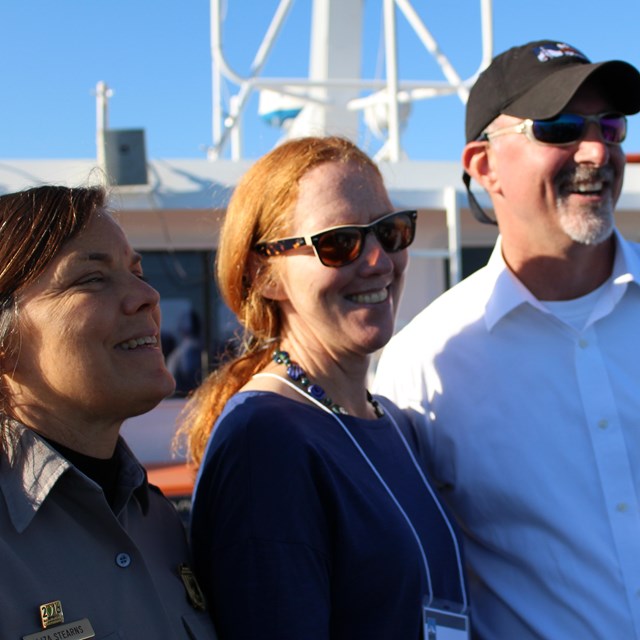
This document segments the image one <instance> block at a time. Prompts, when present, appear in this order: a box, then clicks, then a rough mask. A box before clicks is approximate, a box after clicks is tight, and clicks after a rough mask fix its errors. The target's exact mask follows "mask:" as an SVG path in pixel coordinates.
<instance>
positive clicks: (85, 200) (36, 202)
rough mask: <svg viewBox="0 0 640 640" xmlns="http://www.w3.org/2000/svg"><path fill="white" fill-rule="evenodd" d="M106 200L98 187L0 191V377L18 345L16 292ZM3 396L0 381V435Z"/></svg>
mask: <svg viewBox="0 0 640 640" xmlns="http://www.w3.org/2000/svg"><path fill="white" fill-rule="evenodd" d="M105 201H106V192H105V190H104V189H103V188H101V187H83V188H73V189H72V188H69V187H62V186H41V187H34V188H32V189H27V190H26V191H20V192H17V193H9V194H7V195H3V196H0V376H2V374H3V373H4V366H5V365H4V363H6V362H8V361H10V360H11V357H10V356H11V355H13V354H14V350H15V349H16V347H17V344H18V340H17V331H18V322H17V321H18V316H19V310H20V292H21V291H22V290H23V289H24V287H26V286H28V285H29V284H31V283H32V282H34V281H35V280H36V279H37V278H38V277H39V276H40V275H41V274H42V272H43V271H44V270H45V269H46V268H47V267H48V265H49V263H50V262H51V261H52V260H53V259H54V258H55V257H56V256H57V255H58V253H59V252H60V250H61V249H62V247H63V246H64V245H65V244H66V243H67V242H69V240H71V239H72V238H74V237H75V236H76V235H78V233H79V232H80V231H81V230H82V229H84V227H85V226H86V225H87V223H88V221H89V219H90V218H91V216H92V215H93V214H94V213H95V212H96V211H98V210H100V209H103V208H104V207H105ZM7 400H8V398H7V397H6V392H5V388H4V384H2V383H0V415H2V425H3V427H2V437H3V439H4V437H5V429H4V422H5V419H6V417H7V413H8V406H7ZM1 444H2V443H0V445H1ZM0 448H1V446H0Z"/></svg>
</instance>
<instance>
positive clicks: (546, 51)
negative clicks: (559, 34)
mask: <svg viewBox="0 0 640 640" xmlns="http://www.w3.org/2000/svg"><path fill="white" fill-rule="evenodd" d="M533 51H534V53H535V54H536V57H537V58H538V60H540V62H548V61H549V60H553V59H554V58H562V56H571V57H575V58H580V59H581V60H584V61H585V62H589V60H588V58H587V56H585V55H584V53H581V52H580V51H578V50H577V49H574V48H573V47H572V46H570V45H568V44H564V43H563V42H558V43H556V44H555V45H552V44H546V45H544V46H542V47H536V48H535V49H534V50H533Z"/></svg>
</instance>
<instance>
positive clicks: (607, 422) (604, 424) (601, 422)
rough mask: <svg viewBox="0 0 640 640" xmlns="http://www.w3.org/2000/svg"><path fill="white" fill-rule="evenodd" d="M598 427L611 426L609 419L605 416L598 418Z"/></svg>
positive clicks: (605, 427)
mask: <svg viewBox="0 0 640 640" xmlns="http://www.w3.org/2000/svg"><path fill="white" fill-rule="evenodd" d="M598 427H600V429H607V428H608V427H609V421H608V420H606V419H605V418H603V419H602V420H598Z"/></svg>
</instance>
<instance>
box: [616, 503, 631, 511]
mask: <svg viewBox="0 0 640 640" xmlns="http://www.w3.org/2000/svg"><path fill="white" fill-rule="evenodd" d="M628 508H629V505H628V504H627V503H626V502H618V504H617V505H616V511H619V512H620V513H624V512H625V511H626V510H627V509H628Z"/></svg>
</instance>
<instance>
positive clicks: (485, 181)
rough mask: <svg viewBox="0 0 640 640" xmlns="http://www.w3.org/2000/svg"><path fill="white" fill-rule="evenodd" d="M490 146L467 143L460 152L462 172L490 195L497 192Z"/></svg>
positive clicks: (479, 143)
mask: <svg viewBox="0 0 640 640" xmlns="http://www.w3.org/2000/svg"><path fill="white" fill-rule="evenodd" d="M494 162H495V160H494V158H493V156H492V153H491V145H489V144H487V143H486V142H482V141H474V142H469V143H467V144H466V145H465V147H464V149H463V150H462V166H463V167H464V170H465V171H466V172H467V173H468V174H469V175H470V176H471V177H472V178H473V179H474V180H475V181H476V182H477V183H478V184H479V185H481V186H482V187H484V189H485V191H487V193H489V194H491V193H494V192H496V191H497V190H499V188H500V186H499V182H498V176H497V174H496V172H495V171H494Z"/></svg>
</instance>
